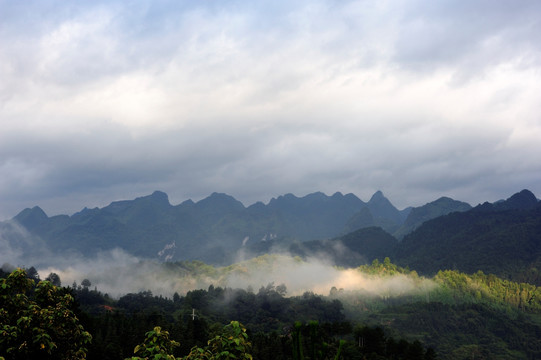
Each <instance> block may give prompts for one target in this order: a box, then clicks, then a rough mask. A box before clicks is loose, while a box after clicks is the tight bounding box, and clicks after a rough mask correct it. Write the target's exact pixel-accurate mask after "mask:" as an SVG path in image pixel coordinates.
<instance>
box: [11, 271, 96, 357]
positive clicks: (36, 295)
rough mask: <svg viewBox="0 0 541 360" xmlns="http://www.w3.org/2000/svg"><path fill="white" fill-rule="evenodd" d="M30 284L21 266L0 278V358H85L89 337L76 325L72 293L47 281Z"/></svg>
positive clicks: (77, 321) (31, 280)
mask: <svg viewBox="0 0 541 360" xmlns="http://www.w3.org/2000/svg"><path fill="white" fill-rule="evenodd" d="M34 284H35V283H34V280H33V279H29V278H28V277H27V274H26V271H25V270H23V269H16V270H14V271H13V272H12V273H11V274H10V275H9V276H8V277H7V278H5V279H1V280H0V304H1V305H0V306H1V308H0V352H2V353H0V357H2V356H4V357H5V358H6V359H30V358H32V359H38V358H39V359H84V358H86V352H87V348H86V346H87V344H89V343H90V341H91V340H92V336H91V335H90V334H89V333H88V332H87V331H85V330H84V329H83V327H82V325H80V324H79V319H78V318H77V316H76V315H75V313H74V310H75V302H74V299H73V296H72V295H71V294H70V293H69V292H68V291H67V290H66V289H61V288H58V287H56V286H54V285H52V284H51V283H50V282H48V281H40V282H39V283H38V284H37V286H35V288H34ZM32 290H34V291H32Z"/></svg>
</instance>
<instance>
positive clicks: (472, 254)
mask: <svg viewBox="0 0 541 360" xmlns="http://www.w3.org/2000/svg"><path fill="white" fill-rule="evenodd" d="M0 230H1V231H2V237H3V240H2V241H4V242H5V243H4V245H5V246H4V245H3V246H4V247H6V246H7V247H8V249H9V247H11V246H14V247H17V248H16V249H15V250H16V251H15V252H14V253H23V254H26V253H32V254H34V255H35V254H39V253H40V252H41V250H40V249H46V250H47V251H46V252H50V253H54V254H64V253H69V254H73V252H76V253H79V254H84V255H85V256H89V255H93V254H96V253H98V252H99V251H103V250H111V249H114V248H121V249H124V250H125V251H127V252H128V253H131V254H134V255H136V256H139V257H144V258H153V259H159V260H187V259H191V260H202V261H205V262H207V263H212V264H229V263H231V262H233V261H234V259H238V258H237V256H239V255H240V254H244V255H246V256H250V255H254V254H257V255H260V254H262V253H267V252H280V251H287V252H289V253H292V254H296V255H299V256H303V257H314V256H317V257H324V258H326V259H327V260H328V261H330V262H332V263H334V264H337V265H342V266H357V265H359V264H361V263H366V262H371V261H372V260H373V259H375V258H378V259H380V260H381V259H382V258H383V257H385V256H389V257H391V259H392V260H393V261H394V262H397V263H398V264H400V265H402V266H408V267H409V268H410V269H415V270H417V271H419V272H420V273H421V274H433V273H435V272H437V271H438V270H440V269H458V270H461V271H465V272H475V271H478V270H482V271H484V272H487V273H494V274H496V275H499V276H502V277H508V278H512V279H514V280H517V281H530V282H534V283H536V284H541V274H540V272H539V270H537V269H541V205H540V203H539V201H538V200H537V199H536V197H535V195H534V194H532V193H531V192H530V191H528V190H523V191H521V192H519V193H517V194H514V195H513V196H511V197H509V198H508V199H506V200H502V201H498V202H495V203H492V204H491V203H484V204H482V205H479V206H476V207H475V208H471V207H470V206H469V205H468V204H466V203H464V202H460V201H456V200H453V199H450V198H446V197H442V198H439V199H437V200H435V201H433V202H429V203H427V204H425V205H423V206H420V207H416V208H407V209H404V210H402V211H399V210H397V209H396V208H395V207H394V206H393V205H392V203H391V202H390V201H389V200H388V199H386V198H385V196H384V195H383V193H381V192H379V191H378V192H376V193H375V194H374V195H373V196H372V198H371V199H370V201H368V202H367V203H365V202H363V201H362V200H360V199H359V198H357V197H356V196H355V195H353V194H346V195H343V194H341V193H338V192H337V193H335V194H333V195H332V196H327V195H325V194H323V193H321V192H317V193H313V194H309V195H306V196H304V197H297V196H295V195H293V194H286V195H283V196H279V197H277V198H273V199H272V200H270V202H269V203H268V204H263V203H261V202H258V203H255V204H253V205H251V206H249V207H245V206H244V205H243V204H242V203H241V202H239V201H237V200H236V199H234V198H233V197H231V196H229V195H227V194H220V193H213V194H211V195H210V196H209V197H207V198H205V199H203V200H200V201H198V202H193V201H191V200H187V201H184V202H183V203H181V204H179V205H175V206H173V205H171V204H170V203H169V199H168V197H167V194H165V193H163V192H160V191H156V192H154V193H153V194H151V195H148V196H143V197H139V198H136V199H134V200H123V201H115V202H112V203H111V204H109V205H108V206H106V207H104V208H101V209H100V208H94V209H87V208H84V209H83V210H81V211H80V212H78V213H76V214H73V215H72V216H68V215H58V216H52V217H48V216H47V215H46V214H45V212H44V211H43V210H42V209H41V208H39V207H37V206H36V207H33V208H31V209H25V210H23V211H21V212H20V213H19V214H18V215H17V216H15V217H14V218H13V219H12V220H9V221H6V222H0ZM391 234H392V235H394V237H393V236H392V235H391ZM402 237H403V239H402V240H401V241H397V240H396V239H400V238H402ZM37 243H39V247H38V246H32V244H37ZM44 253H45V252H44ZM43 258H44V259H45V256H43ZM43 261H45V260H43Z"/></svg>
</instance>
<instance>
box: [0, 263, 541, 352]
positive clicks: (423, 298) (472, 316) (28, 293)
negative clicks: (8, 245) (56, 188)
mask: <svg viewBox="0 0 541 360" xmlns="http://www.w3.org/2000/svg"><path fill="white" fill-rule="evenodd" d="M272 260H273V258H272V257H271V258H269V257H263V258H259V259H253V260H252V264H260V265H261V264H268V263H269V261H271V262H272ZM162 266H163V267H166V268H167V270H168V271H173V272H176V273H178V276H179V277H181V276H188V275H190V276H203V275H204V276H208V275H209V274H211V275H213V276H215V277H219V276H220V274H222V273H224V272H228V271H239V269H240V268H242V267H243V266H246V265H245V264H244V265H239V264H234V265H231V266H228V267H223V268H216V267H213V266H210V265H207V264H205V263H202V262H200V261H184V262H176V263H165V264H163V265H162ZM341 271H355V272H357V273H359V274H362V275H363V276H364V277H365V278H366V279H368V280H370V281H373V282H374V283H380V282H381V283H386V284H395V283H396V284H397V286H399V285H400V284H402V285H403V284H406V283H407V284H413V287H410V288H408V289H407V290H400V291H398V290H393V291H390V290H389V289H391V287H388V288H387V289H386V290H383V291H379V292H374V291H367V290H347V289H342V288H336V287H332V288H330V289H329V292H328V294H324V295H319V294H315V293H313V292H309V291H308V292H304V293H303V294H293V295H290V294H288V289H287V287H286V286H285V285H283V284H274V283H269V284H267V285H264V286H261V287H260V288H259V289H251V288H248V289H240V288H229V287H220V286H214V285H210V286H209V287H208V288H206V289H197V290H192V291H188V292H187V293H185V294H179V293H174V295H173V296H172V297H170V298H168V297H164V296H162V295H154V294H152V293H151V292H150V291H142V292H138V293H129V294H125V295H123V296H121V297H119V298H112V297H110V296H109V295H107V294H104V293H102V292H101V291H100V290H99V289H98V288H97V287H94V288H92V285H91V282H90V281H89V280H87V279H85V280H84V281H82V282H81V284H79V285H78V284H77V283H74V284H72V285H71V286H67V287H62V286H59V285H60V284H61V279H60V278H59V277H58V275H56V274H49V275H48V276H47V278H46V280H44V281H42V280H40V276H39V274H37V272H36V271H35V269H34V268H30V269H17V270H14V271H13V272H11V273H4V272H2V273H1V274H0V275H1V276H2V279H1V286H0V300H1V310H0V322H1V328H0V331H1V332H2V334H1V335H2V336H1V337H0V356H2V357H3V358H4V359H29V358H40V359H84V358H86V359H130V358H135V359H138V358H144V359H160V358H163V359H250V358H253V359H472V358H474V359H538V358H540V357H541V340H540V339H541V316H540V315H541V292H540V290H539V288H537V287H536V286H534V285H530V284H526V283H517V282H512V281H510V280H505V279H501V278H499V277H497V276H495V275H490V274H484V273H482V272H480V271H479V272H477V273H474V274H465V273H461V272H458V271H451V270H447V271H440V272H438V273H437V274H436V275H435V276H433V277H431V278H426V277H422V276H419V275H418V274H417V273H416V272H415V271H410V270H408V269H407V268H402V267H399V266H397V265H395V264H393V263H392V262H391V261H390V259H389V258H385V260H384V261H382V262H380V261H378V260H374V261H373V262H372V264H370V265H363V266H360V267H358V268H355V269H342V270H341ZM368 280H367V281H368ZM393 286H394V285H393Z"/></svg>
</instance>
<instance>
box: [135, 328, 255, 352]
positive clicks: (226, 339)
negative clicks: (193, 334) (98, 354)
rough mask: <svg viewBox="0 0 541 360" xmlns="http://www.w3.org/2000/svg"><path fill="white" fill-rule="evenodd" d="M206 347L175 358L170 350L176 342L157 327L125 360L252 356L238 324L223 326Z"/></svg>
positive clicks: (146, 335)
mask: <svg viewBox="0 0 541 360" xmlns="http://www.w3.org/2000/svg"><path fill="white" fill-rule="evenodd" d="M207 344H208V345H207V346H205V347H203V348H201V347H197V346H195V347H193V348H192V350H191V351H190V354H188V355H187V356H186V357H183V358H178V359H177V358H175V357H174V356H173V350H174V348H175V347H177V346H178V345H179V343H178V342H176V341H174V340H171V339H170V338H169V332H167V331H164V330H162V329H161V328H160V327H159V326H157V327H155V328H154V329H153V330H151V331H149V332H147V333H146V334H145V340H144V342H143V343H142V344H140V345H137V346H136V347H135V350H134V354H135V355H136V356H133V357H131V358H129V359H126V360H130V359H131V360H143V359H167V360H227V359H243V360H251V359H252V355H250V354H249V353H248V352H249V351H250V348H251V346H252V345H251V343H250V342H249V341H248V334H246V328H245V327H244V326H242V324H240V323H239V322H238V321H231V323H230V324H229V325H227V326H224V328H223V330H222V332H221V333H220V334H219V335H216V336H215V337H213V338H212V339H210V340H209V341H208V343H207Z"/></svg>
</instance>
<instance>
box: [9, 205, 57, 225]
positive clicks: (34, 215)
mask: <svg viewBox="0 0 541 360" xmlns="http://www.w3.org/2000/svg"><path fill="white" fill-rule="evenodd" d="M13 219H14V220H15V221H17V222H18V223H19V224H21V225H23V226H24V227H26V228H28V229H33V228H36V227H38V226H40V225H42V224H44V223H45V222H46V221H47V220H48V219H49V217H48V216H47V214H45V211H43V210H42V209H41V208H40V207H39V206H34V207H33V208H32V209H30V208H26V209H24V210H23V211H21V212H20V213H19V214H17V215H16V216H15V217H14V218H13Z"/></svg>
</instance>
